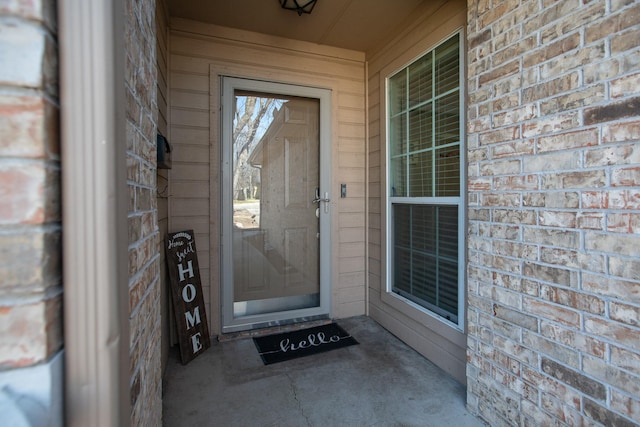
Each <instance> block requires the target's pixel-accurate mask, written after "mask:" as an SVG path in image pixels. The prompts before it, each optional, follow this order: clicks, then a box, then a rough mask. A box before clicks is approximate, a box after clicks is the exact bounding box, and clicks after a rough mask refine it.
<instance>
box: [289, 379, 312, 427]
mask: <svg viewBox="0 0 640 427" xmlns="http://www.w3.org/2000/svg"><path fill="white" fill-rule="evenodd" d="M285 375H286V376H287V378H288V379H289V385H290V386H291V392H292V393H293V398H294V399H295V400H296V403H297V404H298V409H299V410H300V413H301V414H302V416H303V417H304V419H305V420H306V421H307V426H308V427H313V424H311V420H310V419H309V417H308V416H307V415H306V414H305V413H304V408H303V407H302V402H301V401H300V399H298V390H297V389H296V385H295V383H294V382H293V378H291V375H289V373H288V372H287V373H286V374H285Z"/></svg>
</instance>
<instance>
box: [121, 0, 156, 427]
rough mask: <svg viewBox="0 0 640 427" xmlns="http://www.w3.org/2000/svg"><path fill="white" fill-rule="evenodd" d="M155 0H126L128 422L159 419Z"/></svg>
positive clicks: (146, 422)
mask: <svg viewBox="0 0 640 427" xmlns="http://www.w3.org/2000/svg"><path fill="white" fill-rule="evenodd" d="M155 9H156V2H155V1H136V0H126V1H125V15H126V22H125V26H126V27H125V49H126V58H125V78H126V82H125V84H126V102H127V105H126V134H127V182H128V187H129V194H130V206H129V217H128V219H129V277H130V279H129V292H130V297H129V301H130V302H129V307H130V340H131V344H130V345H131V347H130V348H131V350H130V351H131V354H130V363H131V405H132V414H131V424H132V425H134V426H137V425H145V426H159V425H161V424H162V376H161V350H160V343H161V329H160V324H161V319H160V236H159V230H158V218H157V199H156V197H157V182H156V180H157V173H156V131H157V122H158V106H157V95H156V81H157V70H156V22H155Z"/></svg>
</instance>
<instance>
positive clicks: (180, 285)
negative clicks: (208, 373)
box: [166, 230, 211, 364]
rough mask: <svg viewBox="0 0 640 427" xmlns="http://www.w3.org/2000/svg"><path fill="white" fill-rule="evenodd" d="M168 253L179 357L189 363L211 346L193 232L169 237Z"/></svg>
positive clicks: (184, 232)
mask: <svg viewBox="0 0 640 427" xmlns="http://www.w3.org/2000/svg"><path fill="white" fill-rule="evenodd" d="M166 254H167V268H168V270H169V281H170V282H171V299H172V300H173V310H174V314H175V318H176V325H177V329H178V337H179V338H180V357H181V359H182V363H183V364H186V363H188V362H189V361H191V360H193V359H194V358H195V357H196V356H198V355H199V354H200V353H202V352H203V351H204V350H206V349H207V348H209V347H210V346H211V338H210V337H209V327H208V326H207V313H206V312H205V309H204V298H203V297H202V283H201V282H200V268H199V266H198V256H197V254H196V241H195V238H194V235H193V230H187V231H181V232H179V233H173V234H169V235H168V236H167V240H166Z"/></svg>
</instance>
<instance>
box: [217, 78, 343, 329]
mask: <svg viewBox="0 0 640 427" xmlns="http://www.w3.org/2000/svg"><path fill="white" fill-rule="evenodd" d="M328 103H329V93H328V91H326V90H319V89H314V88H307V87H300V86H292V85H283V84H275V83H267V82H262V81H256V80H247V79H238V78H224V79H223V115H222V116H223V177H224V178H223V191H222V195H223V200H222V207H223V209H222V212H223V218H222V223H223V224H222V225H223V252H222V253H223V287H222V291H223V298H222V300H223V332H231V331H237V330H243V329H250V328H257V327H265V326H270V325H277V324H283V323H290V322H295V321H300V320H307V319H309V318H319V317H327V316H328V315H329V295H330V289H328V287H329V280H328V276H329V269H328V265H327V264H328V260H329V256H328V252H327V249H328V248H329V238H330V233H329V228H330V227H329V218H330V216H329V207H330V197H329V174H325V173H323V171H324V170H328V160H329V159H328V156H329V153H330V149H329V147H330V140H329V135H330V132H329V131H328V124H329V119H328V117H329V115H328V111H330V110H329V109H328V108H329V105H328ZM323 112H324V114H323ZM325 122H326V123H325Z"/></svg>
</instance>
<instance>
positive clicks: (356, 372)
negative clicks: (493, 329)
mask: <svg viewBox="0 0 640 427" xmlns="http://www.w3.org/2000/svg"><path fill="white" fill-rule="evenodd" d="M337 323H338V324H339V325H341V326H342V327H343V328H344V329H345V330H347V331H348V332H350V333H351V335H352V336H353V337H355V338H356V340H358V342H359V343H360V344H359V345H354V346H350V347H346V348H342V349H338V350H333V351H329V352H326V353H320V354H316V355H313V356H308V357H303V358H298V359H294V360H290V361H286V362H281V363H276V364H273V365H267V366H265V365H263V363H262V360H261V359H260V356H259V355H258V351H257V350H256V347H255V345H254V344H253V340H252V339H250V338H247V339H240V340H235V341H225V342H217V341H214V343H213V344H212V346H211V348H209V349H208V350H207V351H206V352H205V353H203V354H202V355H200V356H199V357H198V358H196V359H195V360H193V361H192V362H191V363H189V364H188V365H186V366H183V365H182V364H181V363H180V361H179V355H178V354H177V351H174V352H172V354H171V357H170V360H169V362H168V365H167V371H166V375H165V378H164V384H163V386H164V387H163V389H164V396H163V420H164V422H163V424H164V425H165V426H168V427H171V426H229V427H236V426H278V427H285V426H291V427H298V426H318V427H331V426H407V427H408V426H421V427H422V426H434V427H435V426H448V427H459V426H482V425H483V424H482V423H481V422H480V421H478V420H476V419H475V418H474V417H473V416H471V415H469V413H468V412H467V411H466V409H465V389H464V387H463V386H462V385H461V384H459V383H457V382H456V381H455V380H454V379H453V378H452V377H450V376H449V375H448V374H446V373H445V372H444V371H442V370H441V369H439V368H438V367H436V366H435V365H434V364H432V363H431V362H429V361H428V360H426V359H425V358H424V357H422V356H421V355H420V354H418V353H417V352H415V351H414V350H413V349H411V348H409V347H408V346H406V345H405V344H404V343H402V342H401V341H400V340H398V339H397V338H395V337H394V336H393V335H391V334H390V333H389V332H387V331H386V330H385V329H383V328H382V327H381V326H380V325H378V324H377V323H376V322H375V321H373V320H372V319H370V318H368V317H364V316H361V317H355V318H350V319H342V320H339V321H338V322H337ZM173 350H175V348H174V349H173Z"/></svg>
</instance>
